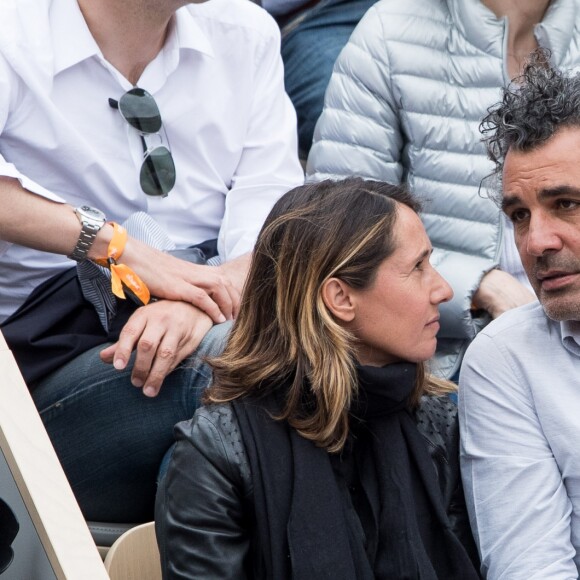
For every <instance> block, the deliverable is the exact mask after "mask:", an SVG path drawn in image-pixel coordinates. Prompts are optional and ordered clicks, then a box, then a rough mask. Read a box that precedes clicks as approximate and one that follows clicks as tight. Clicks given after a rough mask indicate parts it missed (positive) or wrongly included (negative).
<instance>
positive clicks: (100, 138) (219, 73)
mask: <svg viewBox="0 0 580 580" xmlns="http://www.w3.org/2000/svg"><path fill="white" fill-rule="evenodd" d="M279 44H280V38H279V30H278V28H277V25H276V24H275V22H274V21H273V19H272V18H271V17H270V16H269V15H268V14H267V13H266V12H265V11H264V10H262V9H261V8H259V7H258V6H256V5H255V4H253V3H252V2H248V1H247V0H211V1H210V2H207V3H204V4H199V5H189V6H186V7H184V8H181V9H180V10H178V11H177V13H176V17H175V20H174V23H173V26H172V29H171V31H170V34H169V36H168V39H167V42H166V45H165V47H164V49H163V50H162V51H161V52H160V53H159V55H158V56H157V57H156V58H155V60H154V61H153V62H151V63H150V64H149V65H148V66H147V68H146V69H145V71H144V72H143V74H142V76H141V78H140V79H139V82H138V86H139V87H141V88H143V89H145V90H147V91H149V93H151V94H152V95H153V97H154V98H155V101H156V102H157V105H158V106H159V109H160V112H161V117H162V120H163V128H164V131H163V133H162V136H161V137H159V138H160V139H161V138H162V139H163V140H167V141H168V143H169V145H170V148H171V151H172V154H173V158H174V160H175V166H176V173H177V181H176V184H175V187H174V189H173V190H172V191H171V192H170V193H169V195H168V197H166V198H155V197H148V196H147V195H146V194H145V193H143V191H142V190H141V187H140V185H139V168H140V167H141V163H142V158H143V149H142V144H141V140H140V137H139V135H138V133H137V131H135V130H134V129H132V128H131V127H130V126H129V125H128V123H127V122H126V121H125V120H124V119H123V118H122V116H121V115H120V113H119V111H118V110H115V109H113V108H111V107H110V106H109V103H108V99H109V98H114V99H116V100H118V99H119V98H120V97H121V95H122V94H123V93H124V92H125V91H127V90H129V89H130V88H132V85H131V84H130V83H129V82H128V81H127V80H126V79H125V78H124V77H123V76H122V75H121V74H120V73H119V72H118V71H117V70H116V69H115V68H114V67H113V66H112V65H111V64H110V63H108V62H107V61H106V60H105V59H104V57H103V55H102V53H101V51H100V49H99V47H98V45H97V44H96V42H95V40H94V39H93V37H92V36H91V34H90V31H89V29H88V27H87V25H86V23H85V21H84V19H83V16H82V14H81V12H80V10H79V7H78V5H77V2H76V1H75V0H2V2H1V3H0V175H6V176H13V177H16V178H18V179H20V181H21V183H22V185H23V186H24V187H25V188H27V189H28V190H30V191H32V192H34V193H36V194H39V195H42V196H45V197H48V198H50V199H53V200H55V201H66V202H67V203H69V204H71V205H73V206H77V205H80V204H88V205H92V206H95V207H97V208H99V209H101V210H103V211H104V212H105V214H106V215H107V218H108V219H110V220H115V221H118V222H123V221H124V220H125V219H126V218H127V217H128V216H129V215H131V214H133V213H135V212H138V211H145V212H147V213H149V214H150V215H151V216H152V217H153V218H154V219H155V220H156V221H157V222H158V223H159V224H160V225H161V226H162V227H163V228H164V229H165V230H166V231H167V232H168V233H169V235H170V236H171V237H172V239H173V241H174V242H175V243H176V245H177V247H187V246H191V245H193V244H196V243H199V242H202V241H204V240H207V239H212V238H218V251H219V254H220V257H221V258H222V259H223V260H228V259H231V258H235V257H237V256H239V255H241V254H243V253H245V252H248V251H249V250H251V249H252V247H253V245H254V242H255V239H256V236H257V233H258V231H259V229H260V227H261V225H262V223H263V221H264V219H265V217H266V215H267V214H268V212H269V210H270V209H271V207H272V205H273V204H274V203H275V201H276V200H277V199H278V198H279V197H280V196H281V195H282V194H283V193H284V192H286V191H287V190H288V189H290V188H292V187H294V186H296V185H299V184H301V183H302V182H303V172H302V169H301V167H300V164H299V162H298V157H297V144H296V115H295V113H294V110H293V108H292V105H291V103H290V101H289V99H288V97H287V95H286V93H285V92H284V81H283V67H282V61H281V58H280V46H279ZM157 138H158V137H156V136H153V137H148V140H150V139H153V140H155V139H157ZM49 227H50V225H49V224H47V228H49ZM72 265H73V263H72V262H70V261H69V260H67V259H66V258H65V257H63V256H57V255H53V254H47V253H42V252H38V251H35V250H31V249H28V248H24V247H21V246H17V245H11V244H8V243H6V242H1V241H0V321H1V320H2V319H3V318H5V317H6V316H7V315H9V314H10V313H11V312H13V311H14V310H15V309H16V308H17V307H18V306H19V305H20V304H21V303H22V302H23V301H24V299H25V298H26V296H27V295H28V294H29V293H30V292H31V291H32V290H33V289H34V287H36V286H37V285H38V284H39V283H40V282H42V281H44V280H45V279H47V278H49V277H50V276H52V275H53V274H55V273H57V272H58V271H60V270H62V269H65V268H69V267H71V266H72Z"/></svg>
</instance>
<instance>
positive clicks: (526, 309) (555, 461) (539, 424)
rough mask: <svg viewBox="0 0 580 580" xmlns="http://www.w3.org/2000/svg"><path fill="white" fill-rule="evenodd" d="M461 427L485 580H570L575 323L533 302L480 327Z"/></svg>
mask: <svg viewBox="0 0 580 580" xmlns="http://www.w3.org/2000/svg"><path fill="white" fill-rule="evenodd" d="M459 420H460V428H461V470H462V475H463V483H464V487H465V495H466V500H467V507H468V510H469V515H470V519H471V524H472V528H473V532H474V536H475V539H476V542H477V543H478V545H479V550H480V555H481V560H482V572H483V574H484V577H486V578H488V579H498V578H501V579H508V578H509V579H510V580H515V579H521V580H532V579H537V580H540V579H541V580H555V579H558V580H567V579H572V578H574V579H576V578H578V569H579V568H580V557H579V555H578V553H577V552H578V548H579V547H580V323H578V322H562V323H560V322H554V321H552V320H550V319H548V318H547V317H546V315H545V314H544V311H543V309H542V307H541V306H540V304H539V303H538V302H535V303H533V304H528V305H526V306H523V307H521V308H517V309H515V310H512V311H509V312H507V313H506V314H503V315H502V316H501V317H500V318H498V319H497V320H495V321H494V322H492V323H491V324H490V325H489V326H487V327H486V328H485V329H484V330H483V331H482V332H480V334H479V335H478V336H477V338H476V339H475V340H474V341H473V343H472V344H471V346H470V347H469V349H468V351H467V354H466V355H465V359H464V361H463V367H462V371H461V376H460V389H459Z"/></svg>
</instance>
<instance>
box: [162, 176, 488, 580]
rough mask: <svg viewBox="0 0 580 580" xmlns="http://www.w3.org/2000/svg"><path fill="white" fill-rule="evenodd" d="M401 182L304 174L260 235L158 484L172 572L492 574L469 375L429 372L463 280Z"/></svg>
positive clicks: (166, 562) (280, 577)
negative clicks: (481, 516)
mask: <svg viewBox="0 0 580 580" xmlns="http://www.w3.org/2000/svg"><path fill="white" fill-rule="evenodd" d="M418 209H419V208H418V205H417V202H416V201H415V200H414V198H413V197H412V196H411V195H410V194H409V193H408V192H407V191H406V190H404V189H403V188H401V187H399V186H393V185H389V184H386V183H381V182H372V181H363V180H361V179H346V180H344V181H339V182H332V181H325V182H320V183H317V184H310V185H304V186H301V187H298V188H296V189H293V190H292V191H290V192H288V193H287V194H286V195H285V196H283V197H282V198H281V199H280V200H279V201H278V202H277V204H276V205H275V206H274V208H273V210H272V212H271V213H270V215H269V217H268V219H267V220H266V223H265V224H264V227H263V228H262V231H261V233H260V236H259V238H258V242H257V244H256V247H255V251H254V257H253V262H252V266H251V269H250V273H249V277H248V280H247V282H246V286H245V290H244V297H243V300H242V305H241V308H240V313H239V316H238V318H237V320H236V322H235V324H234V326H233V328H232V332H231V334H230V337H229V341H228V344H227V346H226V348H225V351H224V352H223V354H222V355H221V356H219V357H217V358H215V359H213V360H212V361H211V366H212V367H213V370H214V382H213V385H212V386H211V387H210V388H209V389H208V390H207V391H206V393H205V397H204V402H205V405H204V407H202V408H201V409H199V410H198V411H197V412H196V414H195V416H194V418H193V419H192V420H191V421H189V422H185V423H181V424H179V425H178V426H177V428H176V434H177V440H178V441H177V444H176V446H175V449H174V451H173V454H172V457H171V461H170V465H169V469H168V472H167V475H166V476H165V478H164V480H163V481H162V483H161V486H160V489H159V492H158V496H157V518H156V520H157V524H156V525H157V537H158V542H159V545H160V551H161V556H162V568H163V571H164V578H166V579H174V578H204V579H207V578H220V579H224V578H232V579H234V578H235V579H243V578H254V579H262V578H268V579H276V580H285V579H290V578H293V579H300V580H302V579H305V580H306V579H316V580H318V579H320V578H332V579H333V580H354V579H371V578H385V579H387V578H389V579H403V578H404V579H411V578H417V579H418V578H421V579H422V580H423V579H429V580H430V579H437V578H439V579H445V580H452V579H457V580H459V579H461V580H470V579H472V578H478V577H479V576H478V573H477V571H476V567H475V566H474V564H473V560H476V559H477V556H476V555H475V550H474V545H473V539H472V538H471V533H470V530H469V524H468V521H467V517H466V512H465V508H464V501H463V493H462V488H461V483H460V478H459V470H458V432H457V421H456V411H455V406H454V405H453V403H451V402H450V401H449V398H448V397H447V396H446V395H447V394H448V393H449V392H451V391H452V390H453V389H454V385H452V384H450V383H446V382H443V381H440V380H437V379H435V378H434V377H432V376H430V375H429V374H427V373H426V372H425V361H426V360H428V359H429V358H430V357H431V356H432V355H433V353H434V352H435V347H436V343H437V341H436V334H437V331H438V329H439V323H438V320H439V314H438V307H439V305H440V304H441V303H442V302H445V301H447V300H449V299H450V298H451V295H452V292H451V289H450V288H449V285H448V284H447V283H446V282H445V281H444V280H443V278H441V276H439V274H438V273H437V272H436V271H435V270H434V269H433V267H432V266H431V264H430V262H429V257H430V254H431V244H430V242H429V239H428V238H427V235H426V233H425V229H424V228H423V225H422V223H421V220H420V219H419V216H418V214H417V211H418Z"/></svg>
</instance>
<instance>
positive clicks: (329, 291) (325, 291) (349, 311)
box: [322, 278, 356, 322]
mask: <svg viewBox="0 0 580 580" xmlns="http://www.w3.org/2000/svg"><path fill="white" fill-rule="evenodd" d="M322 300H323V301H324V304H326V307H327V308H328V310H330V312H331V313H332V314H333V315H334V316H335V317H336V318H338V319H339V320H342V322H352V321H353V320H354V317H355V314H356V312H355V307H354V300H353V296H352V288H351V287H350V286H349V285H348V284H346V283H345V282H343V281H342V280H339V279H338V278H329V279H328V280H326V282H324V284H323V285H322Z"/></svg>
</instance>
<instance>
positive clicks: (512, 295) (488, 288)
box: [473, 270, 536, 318]
mask: <svg viewBox="0 0 580 580" xmlns="http://www.w3.org/2000/svg"><path fill="white" fill-rule="evenodd" d="M534 300H536V295H535V294H533V293H532V292H530V291H529V290H528V289H527V288H526V287H525V286H524V285H523V284H521V283H520V282H518V281H517V280H516V279H515V278H514V277H513V276H512V275H511V274H508V273H507V272H504V271H502V270H491V271H489V272H488V273H487V274H486V275H485V276H484V277H483V279H482V280H481V284H480V285H479V289H478V290H477V292H476V293H475V294H474V295H473V304H474V306H475V307H476V308H481V309H482V310H487V312H489V314H490V315H491V317H492V318H497V317H498V316H499V315H500V314H503V313H504V312H506V311H507V310H510V309H512V308H516V306H522V305H523V304H528V303H529V302H534Z"/></svg>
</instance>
